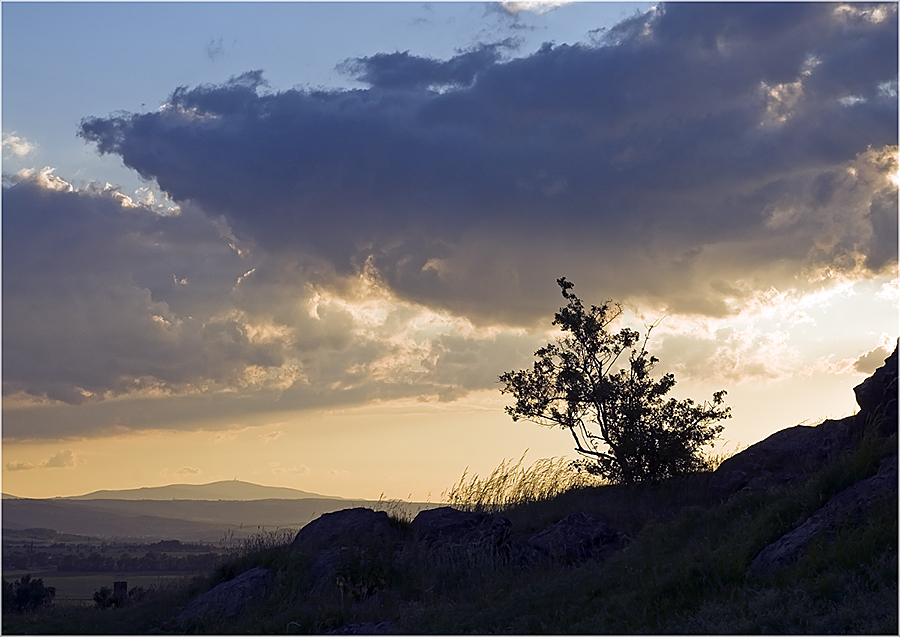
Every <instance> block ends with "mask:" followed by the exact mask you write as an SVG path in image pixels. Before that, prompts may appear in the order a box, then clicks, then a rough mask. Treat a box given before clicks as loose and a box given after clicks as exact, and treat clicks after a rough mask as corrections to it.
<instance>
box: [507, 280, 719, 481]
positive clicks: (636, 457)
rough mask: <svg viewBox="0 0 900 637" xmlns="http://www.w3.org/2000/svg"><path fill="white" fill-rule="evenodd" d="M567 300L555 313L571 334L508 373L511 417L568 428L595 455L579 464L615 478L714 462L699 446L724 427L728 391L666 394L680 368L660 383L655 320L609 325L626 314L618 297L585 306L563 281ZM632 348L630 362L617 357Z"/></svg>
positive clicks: (657, 475)
mask: <svg viewBox="0 0 900 637" xmlns="http://www.w3.org/2000/svg"><path fill="white" fill-rule="evenodd" d="M557 283H558V284H559V287H560V288H561V289H562V295H563V298H565V299H566V301H567V304H566V306H565V307H563V308H560V310H559V312H557V313H556V316H555V318H554V320H553V325H558V326H559V327H560V329H561V330H562V331H563V333H564V336H563V337H562V338H558V339H556V343H550V344H549V345H547V346H546V347H543V348H541V349H539V350H538V351H537V352H535V356H536V357H537V360H536V361H535V363H534V367H533V368H532V369H530V370H528V369H526V370H521V371H512V372H507V373H505V374H503V375H501V376H500V381H501V382H502V383H504V384H505V386H504V387H503V389H502V390H501V391H502V392H503V393H504V394H512V395H513V397H515V399H516V402H515V404H514V405H510V406H508V407H507V408H506V413H508V414H509V415H510V416H511V417H512V419H513V420H529V421H532V422H535V423H537V424H539V425H544V426H549V427H554V426H559V427H562V428H563V429H567V430H569V432H570V433H571V434H572V437H573V438H574V439H575V449H576V451H578V453H579V454H581V455H582V456H584V457H585V458H587V459H588V461H582V462H581V466H583V467H584V468H586V469H587V470H589V471H590V472H591V473H594V474H595V475H600V476H603V477H604V478H606V479H607V480H609V481H611V482H614V483H623V484H630V483H634V482H643V481H651V482H656V481H659V480H662V479H664V478H668V477H671V476H675V475H681V474H685V473H690V472H694V471H698V470H702V469H704V468H705V467H706V461H705V460H704V458H703V455H702V452H701V448H702V447H703V445H706V444H708V443H710V442H712V441H713V440H715V439H716V438H717V437H718V435H719V434H720V433H721V431H722V429H723V426H722V425H719V424H716V423H718V422H719V421H720V420H723V419H725V418H730V417H731V413H730V412H731V408H730V407H725V406H724V398H723V397H724V396H725V391H718V392H716V393H714V394H713V398H712V401H711V402H704V403H703V404H696V403H694V402H693V401H692V400H690V399H687V400H676V399H675V398H669V399H668V400H665V396H666V394H668V393H669V391H670V390H671V389H672V387H673V386H674V385H675V377H674V376H673V375H672V374H664V375H663V376H662V378H660V379H659V380H654V379H653V378H652V377H651V375H650V372H651V371H652V370H653V367H654V366H655V365H656V363H657V362H658V360H657V358H656V357H654V356H651V355H650V354H649V353H648V352H647V341H648V340H649V338H650V332H651V331H652V330H653V328H654V327H656V326H657V325H658V324H659V322H658V321H657V322H656V323H654V324H653V325H651V326H648V328H647V334H646V335H645V337H644V339H643V341H641V338H640V334H639V333H638V332H637V331H635V330H632V329H629V328H623V329H621V330H620V331H619V332H617V333H612V332H610V331H609V326H610V324H611V323H612V322H613V321H615V320H616V319H617V318H618V317H619V316H620V315H621V314H622V308H621V306H620V305H618V304H612V303H611V302H610V301H607V302H606V303H604V304H603V305H601V306H599V307H598V306H595V305H592V306H591V307H590V309H587V308H585V307H584V304H583V303H582V302H581V299H579V298H578V297H577V296H575V294H573V293H572V292H571V290H572V288H573V287H574V285H573V284H572V283H570V282H569V281H567V280H566V279H565V278H561V279H558V280H557ZM626 352H628V360H627V362H624V363H622V364H619V360H620V358H622V355H623V354H624V353H626Z"/></svg>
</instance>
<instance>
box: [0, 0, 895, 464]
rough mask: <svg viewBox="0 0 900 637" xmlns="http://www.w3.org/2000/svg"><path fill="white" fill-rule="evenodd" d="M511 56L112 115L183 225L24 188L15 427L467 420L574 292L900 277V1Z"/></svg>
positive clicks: (747, 9) (127, 153)
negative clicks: (284, 415)
mask: <svg viewBox="0 0 900 637" xmlns="http://www.w3.org/2000/svg"><path fill="white" fill-rule="evenodd" d="M590 26H591V25H585V30H586V32H587V31H588V30H589V28H590ZM512 46H513V44H512V43H509V42H503V43H499V44H491V45H482V46H479V47H475V48H472V49H470V50H467V51H462V52H460V53H459V54H457V55H456V56H454V57H452V58H450V59H448V60H435V59H430V58H422V57H418V56H415V55H413V54H410V53H408V52H406V53H376V54H373V55H370V56H367V57H362V58H358V59H355V60H352V61H348V62H346V63H345V64H344V65H343V69H344V70H345V71H346V72H348V73H351V74H352V75H354V77H356V78H357V79H358V80H359V81H360V82H362V83H363V85H364V86H363V87H362V88H359V89H356V90H334V91H328V90H316V91H313V90H299V89H297V90H288V91H274V90H272V89H271V88H270V87H269V86H268V85H267V84H266V82H265V80H264V77H263V74H262V72H261V71H252V72H249V73H246V74H244V75H241V76H239V77H236V78H233V79H232V80H231V81H229V82H227V83H225V84H221V85H201V86H197V87H193V88H190V87H181V88H178V89H177V90H175V91H174V92H173V93H172V95H171V96H170V98H169V99H168V101H167V103H166V105H165V106H164V107H163V108H161V109H160V110H158V111H156V112H151V113H133V114H132V113H124V114H123V113H119V114H115V115H111V116H109V117H92V118H88V119H86V120H85V121H84V122H82V125H81V131H80V134H81V136H82V137H83V138H84V139H85V140H87V141H89V142H91V143H93V144H95V145H96V147H97V149H98V150H99V151H100V152H101V153H107V154H115V155H118V156H120V157H121V159H122V160H123V161H124V163H125V164H126V165H127V166H129V167H130V168H132V169H134V170H135V171H137V172H138V173H139V174H140V175H141V176H142V177H144V178H146V179H148V180H155V181H156V182H157V183H158V185H159V187H160V188H161V189H162V190H164V191H165V192H166V193H168V195H170V196H171V197H172V198H173V199H174V200H175V201H176V202H178V203H179V204H180V206H181V212H180V214H177V215H161V214H159V213H158V211H156V210H152V209H151V208H150V207H147V206H141V205H133V204H127V202H126V205H123V201H124V200H123V199H122V197H121V195H120V194H118V193H116V192H115V191H114V190H110V189H100V188H96V187H95V188H88V189H83V190H80V191H79V190H73V189H72V188H71V187H69V186H68V185H67V184H65V183H64V182H61V180H57V181H53V179H51V177H50V176H49V175H48V174H44V173H41V176H34V175H32V176H31V177H29V178H24V179H21V178H20V179H12V180H10V181H9V183H8V184H7V185H6V186H5V187H4V189H3V211H4V213H3V214H4V233H3V285H4V292H3V295H4V299H3V300H4V304H3V324H4V348H3V370H4V378H3V391H4V396H5V400H4V436H7V437H12V438H27V437H38V438H41V437H53V436H63V435H77V434H79V433H84V432H101V431H114V430H116V429H115V428H116V427H124V428H127V429H142V428H152V427H156V426H159V423H166V424H167V426H173V427H178V426H198V425H197V424H196V423H197V422H198V414H203V416H202V418H207V419H208V421H209V422H210V423H213V422H219V421H221V419H223V418H225V419H236V418H241V419H249V417H250V416H251V415H253V414H261V413H266V412H269V413H270V412H273V411H277V410H290V409H313V408H318V407H334V406H340V405H348V404H361V403H363V402H366V401H372V400H390V399H394V398H409V397H422V398H425V399H433V400H451V399H454V398H457V397H459V396H463V395H465V394H466V393H467V392H470V391H472V390H474V389H486V388H491V387H495V386H496V384H495V382H494V381H495V379H496V375H497V374H498V373H500V372H502V371H504V370H506V369H512V368H515V367H519V366H521V365H523V364H527V361H528V360H529V359H530V354H531V352H532V351H533V349H534V347H536V346H538V345H539V344H540V343H541V342H543V341H544V339H543V338H539V339H537V340H535V341H534V342H533V343H532V342H531V341H532V340H534V339H533V337H531V336H528V337H524V336H522V335H521V333H516V332H514V331H512V330H508V329H505V328H503V329H501V327H502V326H503V325H506V326H534V325H543V326H545V327H546V324H547V321H548V317H549V316H550V314H551V313H552V311H553V309H554V308H555V307H558V304H559V291H558V288H557V287H556V285H555V283H554V282H555V280H556V278H557V277H559V276H563V275H565V276H567V277H568V278H569V279H571V280H573V281H575V282H576V283H577V285H578V293H579V295H581V296H583V297H584V298H586V299H591V300H597V301H600V300H602V299H605V298H614V299H617V300H620V301H624V302H626V303H634V304H641V303H645V304H649V305H650V306H652V307H654V308H659V309H660V312H668V313H670V314H672V313H674V314H692V313H693V314H703V315H706V316H718V317H721V316H727V315H729V314H732V313H735V312H737V311H739V310H740V308H741V307H742V302H743V301H744V300H747V302H751V301H752V299H754V298H756V296H755V295H758V293H759V292H760V291H761V290H768V289H770V288H771V287H772V286H781V287H791V286H794V287H796V286H798V285H799V286H802V285H803V281H804V279H810V280H811V279H816V278H821V277H823V276H830V275H833V274H834V273H839V274H843V275H847V276H856V277H865V276H871V275H873V274H876V273H882V272H885V271H891V269H892V268H896V264H897V245H896V235H897V217H896V209H897V185H896V182H895V181H894V179H896V177H893V179H892V175H896V172H897V148H896V144H897V83H896V80H897V58H896V50H897V19H896V5H894V4H884V5H862V4H852V5H837V4H830V3H829V4H825V3H822V4H819V3H798V4H784V3H765V4H752V3H727V4H710V3H701V4H688V3H676V4H672V5H663V6H661V7H660V8H658V9H655V10H652V11H650V12H648V13H646V14H639V15H636V16H634V17H632V18H629V19H628V20H626V21H624V22H622V23H620V24H619V25H618V26H616V27H614V28H612V29H609V30H607V31H605V32H604V33H603V34H602V36H598V37H596V38H595V40H594V42H593V43H592V44H575V45H559V46H556V45H552V44H547V45H545V46H543V47H542V48H541V49H540V50H538V51H535V52H533V53H531V54H527V55H523V56H520V57H517V58H511V57H508V55H509V53H510V51H511V50H512ZM452 316H455V317H456V319H453V318H452ZM459 317H465V318H466V319H467V320H469V321H471V324H468V323H466V322H465V321H463V320H460V319H459ZM454 320H455V321H456V322H455V323H454V322H453V321H454ZM441 321H444V323H441ZM432 324H440V325H443V326H444V327H442V328H441V329H436V328H434V329H433V328H430V327H428V326H429V325H432ZM464 325H469V327H468V328H464V327H461V326H464ZM473 325H474V327H473ZM491 326H493V327H491ZM488 327H490V329H487V328H488ZM482 328H484V329H482ZM495 328H496V330H495V331H494V332H492V331H491V330H492V329H495ZM479 330H481V331H479ZM504 330H505V331H504ZM691 364H693V363H691ZM697 364H699V363H697ZM160 396H165V397H167V398H166V400H164V401H161V400H159V397H160ZM110 398H117V399H118V400H109V399H110ZM29 400H31V401H34V400H41V401H46V402H47V403H48V404H46V405H45V406H44V407H42V408H41V409H32V408H28V407H22V408H20V407H19V405H20V403H24V402H27V401H29ZM17 401H18V402H17ZM61 403H70V404H71V403H82V404H81V405H80V407H79V408H78V409H77V410H70V411H66V410H65V409H66V408H65V406H64V405H62V404H61ZM202 418H201V420H202ZM62 421H65V422H66V424H65V426H64V427H63V426H62V425H60V424H59V423H60V422H62ZM231 421H233V420H230V421H229V422H231ZM242 422H243V420H242ZM179 423H183V424H179ZM61 427H62V429H61ZM63 430H64V432H65V433H63ZM22 468H24V467H22Z"/></svg>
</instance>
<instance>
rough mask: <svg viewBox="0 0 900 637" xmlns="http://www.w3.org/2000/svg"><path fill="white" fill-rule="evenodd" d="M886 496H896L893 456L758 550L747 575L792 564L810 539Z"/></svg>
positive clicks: (895, 471) (861, 511) (853, 516)
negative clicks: (801, 521)
mask: <svg viewBox="0 0 900 637" xmlns="http://www.w3.org/2000/svg"><path fill="white" fill-rule="evenodd" d="M885 494H892V495H893V498H894V499H896V497H897V456H896V455H894V456H890V457H888V458H885V459H884V460H883V461H882V462H881V466H880V467H879V469H878V473H877V474H875V475H874V476H872V477H871V478H867V479H866V480H860V481H859V482H857V483H856V484H854V485H853V486H850V487H848V488H846V489H844V490H843V491H841V492H840V493H838V494H837V495H835V496H834V497H833V498H831V499H830V500H829V501H828V503H827V504H826V505H825V506H823V507H822V508H821V509H819V510H818V511H817V512H816V513H814V514H813V515H811V516H810V517H809V518H807V520H806V521H805V522H804V523H803V524H801V525H800V526H798V527H797V528H795V529H794V530H792V531H789V532H788V533H785V534H784V535H783V536H781V538H779V539H778V540H776V541H775V542H773V543H772V544H769V545H768V546H767V547H765V548H764V549H763V550H762V551H760V553H759V554H758V555H757V556H756V558H754V560H753V562H752V563H751V564H750V572H751V573H753V574H755V575H759V574H762V573H765V572H770V571H772V570H774V569H776V568H779V567H781V566H785V565H787V564H789V563H791V562H793V561H794V560H795V559H796V558H798V557H799V556H800V555H802V554H803V552H804V550H805V549H806V547H807V545H808V544H809V543H810V541H811V540H813V539H814V538H816V537H819V536H821V535H822V534H823V533H828V532H830V531H832V530H833V529H834V528H835V527H836V526H837V525H838V524H840V523H841V522H844V521H846V520H848V518H849V519H855V518H861V517H863V516H864V515H865V514H866V513H867V512H868V510H869V509H870V508H871V505H872V503H873V502H874V501H875V500H877V499H878V498H880V497H883V496H884V495H885Z"/></svg>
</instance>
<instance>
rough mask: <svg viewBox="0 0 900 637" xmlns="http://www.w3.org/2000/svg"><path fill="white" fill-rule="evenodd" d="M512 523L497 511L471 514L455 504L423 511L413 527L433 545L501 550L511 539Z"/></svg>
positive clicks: (421, 538) (422, 538)
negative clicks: (458, 508)
mask: <svg viewBox="0 0 900 637" xmlns="http://www.w3.org/2000/svg"><path fill="white" fill-rule="evenodd" d="M511 528H512V523H511V522H510V521H509V520H507V519H506V518H505V517H503V516H502V515H497V514H496V513H471V512H468V511H457V510H456V509H453V508H451V507H440V508H437V509H429V510H427V511H422V512H420V513H419V514H418V515H417V516H416V518H415V519H414V520H413V521H412V524H411V525H410V529H411V530H412V532H413V534H414V536H415V538H416V539H417V540H419V541H422V542H426V543H428V544H431V545H433V546H461V545H466V546H471V547H476V548H479V549H487V550H497V549H500V548H501V547H503V546H504V545H505V544H506V543H507V540H508V539H509V532H510V529H511Z"/></svg>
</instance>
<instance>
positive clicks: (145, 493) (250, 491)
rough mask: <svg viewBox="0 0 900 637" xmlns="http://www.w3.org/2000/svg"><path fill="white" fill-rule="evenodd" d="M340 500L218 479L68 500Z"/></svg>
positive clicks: (68, 498) (101, 493)
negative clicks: (215, 480) (204, 482)
mask: <svg viewBox="0 0 900 637" xmlns="http://www.w3.org/2000/svg"><path fill="white" fill-rule="evenodd" d="M307 498H328V499H341V498H335V497H333V496H324V495H320V494H318V493H311V492H309V491H301V490H299V489H291V488H289V487H269V486H265V485H261V484H254V483H252V482H244V481H242V480H238V479H234V480H219V481H217V482H208V483H206V484H169V485H165V486H162V487H140V488H137V489H103V490H100V491H92V492H91V493H85V494H84V495H76V496H70V497H67V498H62V499H65V500H242V501H246V500H273V499H275V500H303V499H307Z"/></svg>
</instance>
